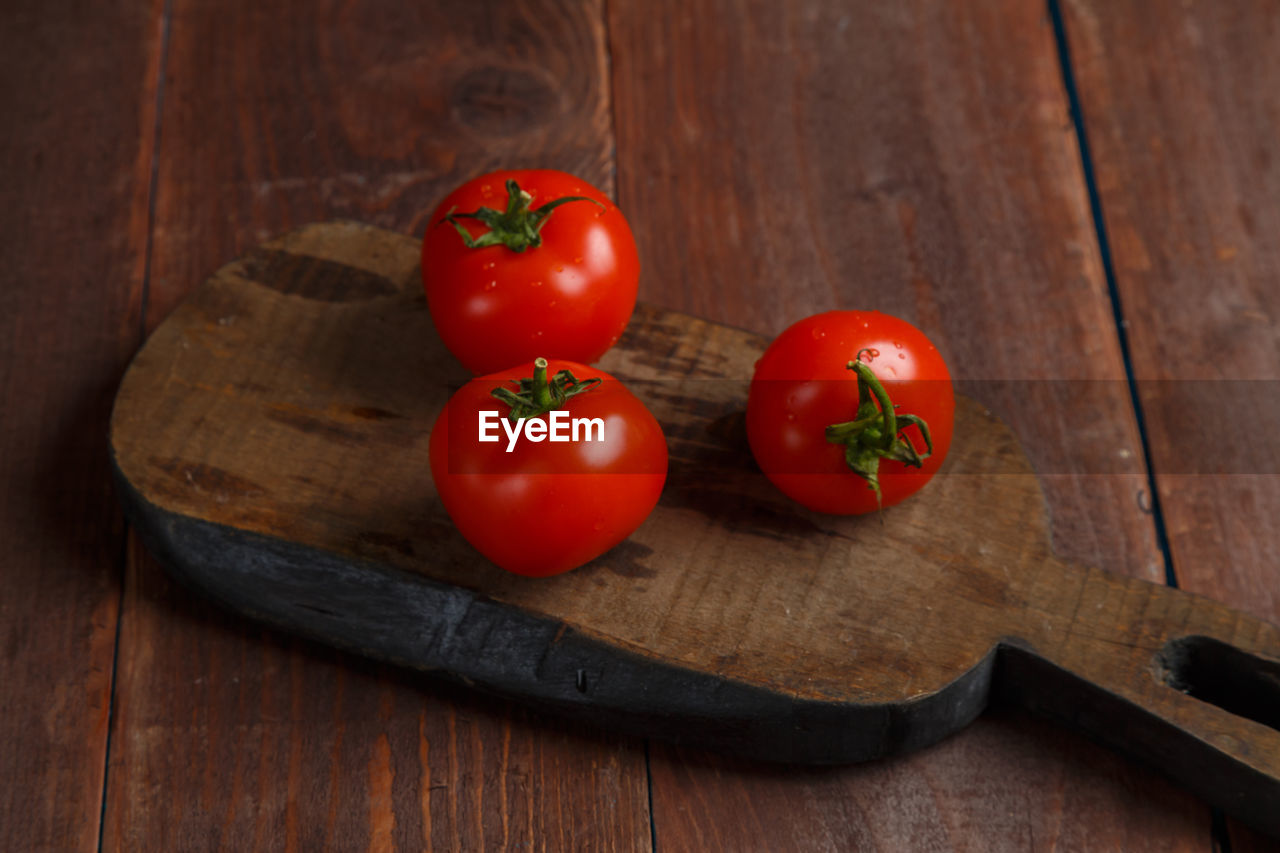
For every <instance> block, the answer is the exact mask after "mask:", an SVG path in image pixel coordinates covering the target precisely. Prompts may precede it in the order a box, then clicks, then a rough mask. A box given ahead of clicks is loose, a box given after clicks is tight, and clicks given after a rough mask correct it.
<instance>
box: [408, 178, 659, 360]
mask: <svg viewBox="0 0 1280 853" xmlns="http://www.w3.org/2000/svg"><path fill="white" fill-rule="evenodd" d="M512 181H514V182H515V184H514V185H513V184H511V182H512ZM513 186H514V187H516V189H514V190H512V189H511V188H512V187H513ZM511 192H514V195H511V194H510V193H511ZM521 193H527V194H528V198H525V197H524V196H522V195H521ZM477 217H478V218H477ZM459 229H461V230H462V231H465V232H466V233H467V235H468V237H469V238H470V239H471V241H472V242H473V243H478V244H481V245H478V246H477V247H476V248H469V247H468V246H467V243H466V240H464V238H463V236H462V234H461V233H460V231H459ZM503 240H505V242H502V241H503ZM488 242H492V243H493V245H483V244H485V243H488ZM639 280H640V261H639V258H638V256H637V254H636V244H635V239H634V238H633V237H632V236H631V227H630V226H629V225H628V224H627V220H626V219H625V218H624V217H623V215H622V211H620V210H618V208H617V206H616V205H614V203H613V202H612V201H610V200H609V198H608V196H606V195H605V194H604V193H602V192H600V191H599V190H598V189H596V188H595V187H593V186H591V185H590V184H588V183H587V182H586V181H583V180H579V179H578V178H575V177H573V176H572V175H568V174H565V173H564V172H556V171H552V170H550V169H537V170H531V169H526V170H518V171H505V172H493V173H491V174H488V175H482V176H480V177H478V178H474V179H473V180H470V181H467V182H466V183H465V184H463V185H462V186H460V187H458V188H457V189H456V190H454V191H453V192H452V193H450V194H449V195H448V196H447V197H445V199H444V201H442V202H440V205H439V207H437V208H436V210H435V212H434V213H432V214H431V221H430V223H429V224H428V225H427V231H426V235H425V236H424V238H423V241H422V282H423V286H424V287H425V289H426V291H427V304H428V306H429V307H430V309H431V319H432V320H433V321H434V322H435V326H436V330H437V331H438V332H439V333H440V337H441V339H442V340H443V341H444V344H445V346H447V347H448V348H449V350H450V351H451V352H452V353H453V354H454V355H455V356H457V357H458V360H459V361H461V362H462V363H463V364H464V365H465V366H466V367H467V369H469V370H470V371H471V372H472V373H491V372H493V371H495V370H501V369H502V368H505V367H510V366H511V365H513V364H521V363H523V362H527V361H532V360H533V358H534V357H535V356H539V355H544V356H548V357H555V358H566V359H569V360H571V361H578V362H583V363H589V362H593V361H595V360H596V359H598V358H599V357H600V356H602V355H603V354H604V353H605V351H606V350H607V349H609V347H611V346H613V344H614V343H615V342H616V341H617V340H618V336H619V335H621V334H622V330H623V329H625V328H626V325H627V321H628V320H630V319H631V312H632V309H634V308H635V304H636V286H637V284H638V283H639Z"/></svg>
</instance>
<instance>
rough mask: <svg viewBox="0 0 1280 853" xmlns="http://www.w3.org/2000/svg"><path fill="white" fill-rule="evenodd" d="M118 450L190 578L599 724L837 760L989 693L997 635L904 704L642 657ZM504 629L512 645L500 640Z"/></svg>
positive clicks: (152, 545)
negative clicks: (798, 693)
mask: <svg viewBox="0 0 1280 853" xmlns="http://www.w3.org/2000/svg"><path fill="white" fill-rule="evenodd" d="M111 462H112V471H113V474H114V478H115V483H116V488H117V491H118V493H119V496H120V499H121V503H122V504H123V506H124V509H125V512H126V514H127V516H128V517H129V519H130V521H131V522H132V523H133V524H134V526H135V528H136V529H137V531H138V535H139V537H140V538H141V540H142V544H143V545H144V546H145V547H146V548H147V550H148V551H149V552H150V553H151V554H153V555H154V556H155V557H156V558H157V559H158V560H159V561H160V563H161V564H162V565H163V566H164V568H165V569H166V570H167V571H168V572H169V574H170V575H171V576H172V577H173V578H174V579H175V580H176V581H178V582H179V583H181V584H182V585H183V586H185V587H188V588H190V589H193V590H195V591H197V592H199V593H201V594H203V595H206V596H210V597H212V598H213V599H215V600H216V601H218V602H219V603H221V604H222V605H224V606H226V607H228V608H230V609H232V610H234V611H236V612H238V613H240V614H242V615H244V616H247V617H250V618H252V619H255V620H258V621H260V622H264V623H267V624H269V625H272V626H274V627H276V628H280V629H282V630H285V631H287V632H289V633H294V634H299V635H302V636H306V637H308V638H310V639H313V640H318V641H320V642H322V643H325V644H328V645H331V646H334V647H337V648H340V649H344V650H347V651H351V652H354V653H357V654H360V655H363V656H366V657H370V658H374V659H378V660H382V661H386V662H388V663H392V664H396V665H399V666H405V667H409V668H412V669H417V670H421V671H424V672H427V673H430V674H432V675H435V676H442V677H444V678H447V679H449V680H453V681H458V682H461V683H463V684H466V685H467V686H468V687H473V688H477V689H480V690H484V691H486V692H489V693H494V694H498V695H501V696H506V697H511V698H519V699H520V700H521V702H522V703H523V704H525V705H528V706H531V707H536V708H539V709H542V710H545V711H550V712H552V713H556V714H559V715H562V716H568V717H570V718H574V719H578V720H582V721H586V722H589V723H591V724H593V725H596V726H599V727H601V728H607V729H612V730H615V731H621V732H624V733H627V734H632V735H636V736H646V737H647V736H653V737H659V738H662V739H665V740H670V741H673V742H676V743H685V744H691V745H696V746H700V747H707V748H710V749H714V750H717V751H722V752H729V753H732V754H734V755H738V756H742V757H745V758H750V759H757V760H764V761H775V762H794V763H802V764H842V763H852V762H857V761H865V760H870V759H874V758H878V757H881V756H885V755H890V754H895V753H902V752H910V751H913V750H917V749H921V748H923V747H925V746H928V745H930V744H931V743H934V742H936V741H938V740H941V739H942V738H944V737H946V736H947V735H949V734H952V733H954V732H956V731H958V730H959V729H961V728H964V727H965V726H966V725H968V724H969V723H970V722H972V721H973V720H974V719H975V718H976V717H977V716H978V715H979V714H980V713H982V711H983V709H984V708H985V707H986V705H987V702H988V698H989V696H990V694H991V684H992V673H993V670H994V668H995V662H996V657H997V654H998V651H999V647H998V646H996V647H993V648H992V649H991V650H990V651H989V652H988V653H987V654H986V655H985V656H984V657H983V658H982V659H981V660H980V661H979V662H978V664H977V665H976V666H974V667H973V668H971V669H970V670H968V671H967V672H965V673H964V674H963V675H961V676H960V677H959V678H957V679H955V680H954V681H953V682H951V683H950V684H949V685H947V686H946V687H945V688H943V689H942V690H939V691H936V692H934V693H929V694H925V695H923V696H920V697H918V698H915V699H913V700H911V701H907V702H902V703H876V704H858V703H845V702H823V701H817V700H812V699H799V698H796V697H791V696H786V695H783V694H781V693H774V692H771V691H768V690H765V689H762V688H759V687H755V686H752V685H747V684H743V683H740V682H737V681H733V680H730V679H726V678H721V677H717V676H714V675H711V674H708V673H703V672H698V671H695V670H691V669H686V668H683V667H679V666H674V665H672V664H669V663H665V662H661V661H654V660H650V659H647V658H645V657H644V656H643V655H640V654H637V653H635V652H631V651H628V650H626V649H624V648H621V647H618V646H613V645H610V644H608V643H606V642H603V641H601V640H599V639H596V638H593V637H591V636H589V635H587V634H585V633H583V632H581V631H577V630H575V629H573V628H571V627H569V626H567V625H565V624H563V623H561V622H559V621H557V620H554V619H549V618H546V617H540V616H537V615H534V614H531V613H528V612H525V611H522V610H520V609H518V608H515V607H511V606H509V605H505V604H502V603H500V602H497V601H494V600H492V599H490V598H487V597H486V596H484V595H481V594H479V593H476V592H474V591H472V590H468V589H464V588H462V587H458V586H454V585H452V584H446V583H441V582H439V581H435V580H433V579H431V578H428V577H425V576H423V575H419V574H415V573H413V572H408V571H405V570H403V569H398V568H396V567H394V566H389V565H385V564H382V563H378V562H375V561H369V560H357V559H354V558H351V557H347V556H342V555H337V554H331V553H328V552H325V551H322V550H319V549H316V548H310V547H307V546H304V545H300V544H298V543H294V542H288V541H285V540H282V539H277V538H275V537H271V536H265V535H262V534H259V533H252V532H248V531H244V530H239V529H237V528H234V527H230V526H226V525H221V524H216V523H213V522H209V521H204V520H201V519H195V518H190V517H188V516H184V515H181V514H179V513H174V512H171V511H169V510H165V509H162V508H161V507H158V506H156V505H155V504H153V503H151V502H150V501H148V500H147V499H146V498H144V497H143V496H142V495H141V494H140V493H139V492H138V491H137V489H135V488H134V486H133V485H132V484H131V483H130V482H129V481H128V479H127V478H126V477H125V476H124V474H123V473H122V472H121V470H120V468H119V465H118V464H117V463H116V460H115V456H114V452H113V453H112V460H111ZM195 555H198V556H195ZM193 557H194V558H193ZM343 612H345V613H346V614H347V616H346V618H344V617H343V616H342V615H340V614H341V613H343ZM494 632H501V636H503V637H504V638H509V639H510V642H506V643H501V644H492V643H489V641H490V639H491V638H492V635H493V633H494ZM499 649H500V651H499Z"/></svg>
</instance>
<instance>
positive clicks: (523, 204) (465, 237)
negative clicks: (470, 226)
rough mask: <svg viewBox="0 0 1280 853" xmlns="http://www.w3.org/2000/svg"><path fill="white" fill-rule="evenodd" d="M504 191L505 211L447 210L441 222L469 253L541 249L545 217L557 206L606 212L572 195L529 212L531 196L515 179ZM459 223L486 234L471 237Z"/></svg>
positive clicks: (480, 209) (481, 209) (489, 208)
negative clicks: (471, 222)
mask: <svg viewBox="0 0 1280 853" xmlns="http://www.w3.org/2000/svg"><path fill="white" fill-rule="evenodd" d="M506 187H507V209H506V210H505V211H502V210H494V209H493V208H491V207H481V208H479V209H478V210H474V211H472V212H471V213H454V212H453V209H452V208H450V210H449V212H448V213H446V214H445V215H444V219H442V220H441V222H448V223H449V224H450V225H452V226H453V227H454V229H455V230H457V232H458V234H459V235H460V236H461V237H462V242H463V244H464V245H465V246H466V247H467V248H468V249H483V248H484V247H486V246H506V247H507V248H508V249H510V250H511V251H513V252H523V251H524V250H525V249H529V248H535V249H536V248H537V247H538V246H541V245H542V226H543V225H546V224H547V217H549V216H551V213H552V211H554V210H555V209H556V208H557V207H559V206H560V205H562V204H567V203H569V202H571V201H589V202H591V203H592V204H594V205H596V206H597V207H599V208H600V209H601V210H604V209H605V206H604V205H603V204H601V203H600V202H598V201H596V200H595V199H593V198H587V197H586V196H580V195H571V196H564V197H563V198H558V199H555V200H553V201H549V202H547V203H546V204H544V205H542V206H541V207H539V208H538V209H536V210H531V209H530V208H529V202H531V201H533V196H531V195H529V194H528V193H527V192H525V191H524V190H522V189H520V185H519V184H518V183H516V182H515V179H514V178H511V179H508V180H507V184H506ZM459 219H475V220H477V221H479V222H482V223H484V224H485V225H487V226H488V227H489V230H488V231H486V232H485V233H483V234H481V235H480V236H479V237H472V236H471V233H470V232H469V231H467V229H466V228H464V227H463V225H462V223H461V222H459V221H458V220H459Z"/></svg>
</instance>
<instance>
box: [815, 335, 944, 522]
mask: <svg viewBox="0 0 1280 853" xmlns="http://www.w3.org/2000/svg"><path fill="white" fill-rule="evenodd" d="M866 351H867V350H865V349H864V350H859V351H858V354H857V355H856V356H855V357H854V360H853V361H851V362H849V363H848V364H847V365H845V367H847V368H848V369H849V370H852V371H853V372H854V374H856V375H857V377H858V411H857V413H856V415H855V416H854V419H853V420H851V421H845V422H844V423H838V424H832V425H831V426H829V427H827V429H826V436H827V441H829V442H831V443H832V444H843V445H844V460H845V463H846V464H848V466H849V469H850V470H851V471H853V473H855V474H857V475H858V476H859V477H861V478H862V479H864V480H866V482H867V488H869V489H871V490H872V491H874V492H875V493H876V504H877V505H879V504H880V479H879V471H880V460H881V459H892V460H894V461H896V462H901V463H903V464H904V465H910V466H912V467H914V468H919V467H920V466H921V463H922V462H923V461H924V460H925V459H927V458H928V457H929V456H930V455H931V454H932V453H933V439H932V438H931V437H930V436H929V425H928V424H927V423H925V421H924V419H923V418H920V417H917V416H916V415H908V414H900V413H898V412H897V411H896V409H897V406H895V405H894V404H893V401H892V400H890V399H889V392H888V391H886V390H885V388H884V386H883V385H881V384H880V380H879V379H877V378H876V375H875V373H873V372H872V370H871V368H870V367H868V366H867V365H866V364H865V363H864V362H863V361H862V354H863V353H864V352H866ZM908 426H914V427H916V428H917V429H919V430H920V434H921V436H922V437H923V438H924V444H925V452H924V453H923V454H921V453H920V452H919V451H917V450H916V448H915V445H914V444H912V443H911V440H910V439H908V438H907V437H906V436H905V435H904V434H903V430H904V429H905V428H906V427H908Z"/></svg>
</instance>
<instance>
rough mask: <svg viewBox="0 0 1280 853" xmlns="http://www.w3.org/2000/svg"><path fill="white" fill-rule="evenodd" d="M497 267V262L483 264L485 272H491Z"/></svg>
mask: <svg viewBox="0 0 1280 853" xmlns="http://www.w3.org/2000/svg"><path fill="white" fill-rule="evenodd" d="M497 265H498V262H497V261H487V262H485V264H484V268H485V269H487V270H491V269H493V268H494V267H496V266H497Z"/></svg>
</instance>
